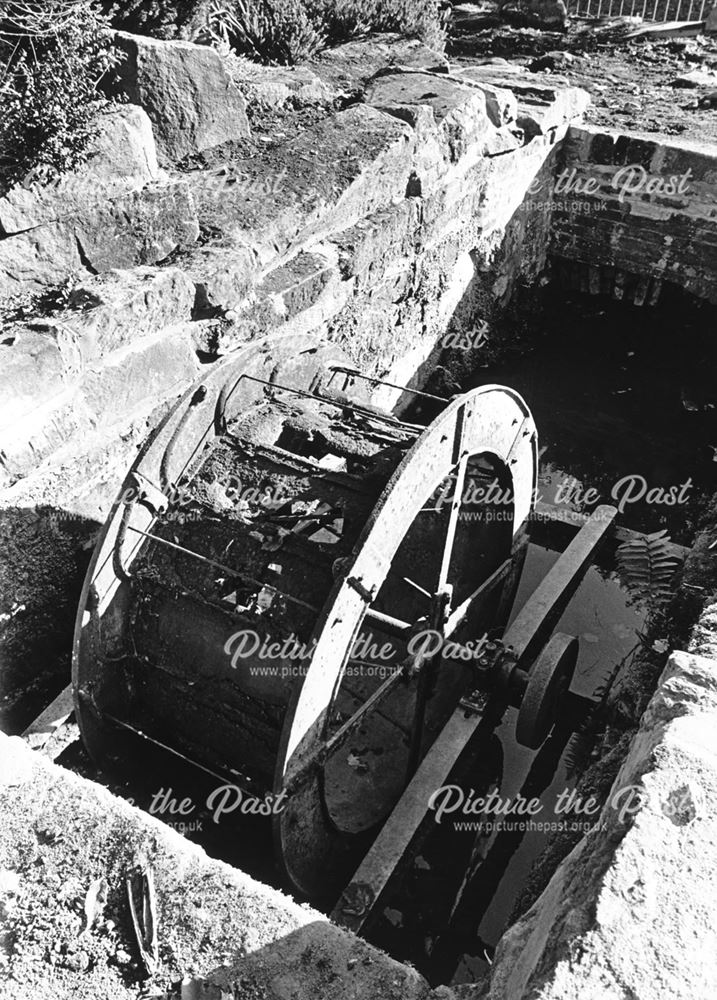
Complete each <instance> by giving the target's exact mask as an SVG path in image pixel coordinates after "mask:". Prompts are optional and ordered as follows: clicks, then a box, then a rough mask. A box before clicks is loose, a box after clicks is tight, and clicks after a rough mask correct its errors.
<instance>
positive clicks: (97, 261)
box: [0, 182, 199, 300]
mask: <svg viewBox="0 0 717 1000" xmlns="http://www.w3.org/2000/svg"><path fill="white" fill-rule="evenodd" d="M198 235H199V224H198V222H197V218H196V213H195V208H194V202H193V200H192V198H191V195H190V193H189V188H188V186H187V185H186V184H185V183H184V182H179V183H172V184H166V185H159V184H152V185H149V186H148V187H145V188H143V189H142V190H141V191H129V192H126V193H125V194H123V195H122V196H121V197H119V198H117V199H115V200H113V201H107V202H101V203H97V204H95V205H92V204H90V205H88V206H86V210H85V211H84V212H83V214H81V215H78V216H77V217H72V218H68V219H64V220H62V221H60V222H53V223H48V224H46V225H41V226H37V227H36V228H34V229H30V230H29V231H28V232H23V233H18V234H16V235H14V236H8V237H6V238H5V239H0V300H2V298H3V297H5V296H7V297H10V296H12V295H13V294H18V293H20V292H26V291H40V290H42V289H43V288H47V287H48V286H52V285H58V284H60V283H61V282H63V281H65V280H67V279H68V278H70V277H71V276H75V277H77V276H82V275H87V274H92V273H99V272H101V271H108V270H112V269H113V268H128V267H134V266H135V265H139V264H154V263H156V262H157V261H160V260H163V259H164V258H165V257H167V256H168V255H169V254H170V253H171V252H172V251H173V250H175V249H176V248H177V247H178V246H187V245H191V244H192V243H194V242H195V241H196V239H197V237H198Z"/></svg>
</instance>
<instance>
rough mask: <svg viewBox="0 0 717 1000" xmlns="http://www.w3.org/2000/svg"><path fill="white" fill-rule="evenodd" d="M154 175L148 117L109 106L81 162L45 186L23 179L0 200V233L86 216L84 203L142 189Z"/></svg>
mask: <svg viewBox="0 0 717 1000" xmlns="http://www.w3.org/2000/svg"><path fill="white" fill-rule="evenodd" d="M158 176H159V168H158V166H157V152H156V148H155V145H154V136H153V135H152V126H151V124H150V121H149V118H148V117H147V115H146V114H145V113H144V111H143V110H142V109H141V108H137V107H133V106H125V107H117V108H113V109H112V110H111V111H108V112H107V113H106V114H104V115H102V116H101V118H100V120H99V125H98V132H97V135H96V136H95V137H94V139H93V140H92V143H91V145H90V150H89V157H88V160H87V162H86V163H85V164H83V165H82V166H81V167H78V169H77V170H73V171H71V172H70V173H66V174H62V175H61V176H60V177H59V178H58V179H57V180H56V181H55V182H53V183H50V184H37V183H31V179H29V178H28V179H26V180H25V181H24V182H23V183H22V184H16V185H15V186H14V187H13V188H11V189H10V191H9V192H8V193H7V194H6V195H5V196H4V197H3V198H0V232H2V233H5V234H12V233H21V232H24V231H25V230H28V229H32V228H34V227H35V226H41V225H47V224H48V223H51V222H59V221H61V220H63V219H69V218H73V217H75V216H79V215H85V214H87V210H88V206H89V205H92V204H100V203H103V202H107V201H110V200H112V199H113V198H115V197H117V196H118V195H120V194H122V193H123V192H126V191H128V190H133V189H138V188H142V187H144V186H145V185H146V184H149V183H151V182H153V181H156V180H157V178H158Z"/></svg>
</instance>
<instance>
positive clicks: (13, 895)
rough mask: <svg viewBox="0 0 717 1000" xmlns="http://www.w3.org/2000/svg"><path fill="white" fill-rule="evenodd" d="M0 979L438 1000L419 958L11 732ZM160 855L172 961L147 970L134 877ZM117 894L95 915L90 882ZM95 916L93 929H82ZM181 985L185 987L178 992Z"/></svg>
mask: <svg viewBox="0 0 717 1000" xmlns="http://www.w3.org/2000/svg"><path fill="white" fill-rule="evenodd" d="M0 808H1V809H2V815H3V817H4V822H3V823H2V825H1V826H0V912H2V914H3V920H2V922H1V923H0V977H1V979H0V982H1V981H2V980H4V985H0V991H2V990H7V992H6V993H5V994H4V995H6V996H8V997H9V996H12V997H13V1000H97V998H98V997H102V1000H127V998H130V997H132V998H136V997H137V996H138V995H139V993H140V988H141V987H142V985H143V984H144V985H145V986H151V987H152V989H148V990H147V993H148V994H154V995H162V993H163V991H167V990H168V989H169V987H170V986H171V985H172V984H177V983H178V982H179V981H181V980H184V984H185V985H184V989H185V990H187V991H189V990H192V991H193V992H190V993H183V994H182V995H183V996H185V995H189V996H192V997H195V996H196V997H202V998H205V1000H208V998H212V1000H221V998H232V997H236V996H240V997H241V998H242V1000H290V998H292V1000H293V998H296V1000H336V998H337V997H341V998H346V1000H379V998H380V1000H427V998H429V997H431V998H434V1000H438V998H439V997H446V996H448V997H449V996H450V993H449V991H447V990H445V989H442V988H439V990H438V991H436V992H431V990H430V989H429V987H428V985H427V983H426V982H425V980H423V979H422V977H421V976H420V975H419V974H418V973H417V972H416V971H415V970H414V969H412V968H410V967H408V966H405V965H401V964H400V963H398V962H395V961H393V960H392V959H390V958H388V957H387V956H386V955H384V954H383V953H381V952H380V951H378V950H377V949H375V948H373V947H371V946H370V945H368V944H367V943H366V942H365V941H362V940H361V939H359V938H357V937H355V936H354V935H353V934H351V933H349V932H348V931H344V930H342V929H340V928H339V927H336V926H335V925H333V924H331V923H330V922H329V921H328V919H327V918H326V917H325V916H324V915H323V914H321V913H319V912H317V911H316V910H313V909H311V907H309V906H308V905H298V904H297V903H296V902H294V901H293V900H292V899H291V898H290V897H288V896H286V895H284V894H283V893H281V892H279V891H277V890H276V889H272V888H269V887H268V886H265V885H262V884H261V883H259V882H257V881H255V880H254V879H252V878H250V877H249V876H248V875H246V874H244V873H243V872H241V871H239V870H238V869H236V868H232V867H230V866H229V865H227V864H224V863H223V862H221V861H216V860H214V859H212V858H209V857H208V856H207V855H206V854H205V853H204V851H203V850H202V849H201V848H199V847H197V846H195V845H194V844H192V843H191V842H190V841H189V840H186V839H185V838H184V837H182V836H181V835H180V834H179V833H178V832H176V831H175V830H173V829H172V828H171V827H170V826H168V825H165V824H163V823H161V822H160V821H159V820H157V819H155V818H154V817H152V816H149V815H147V814H146V813H143V812H140V811H139V810H138V809H136V808H134V807H133V806H131V805H130V804H128V803H127V802H125V801H124V800H121V799H118V798H116V797H115V796H113V795H112V794H111V793H110V792H108V791H107V790H105V789H104V788H101V787H100V786H99V785H97V784H94V783H93V782H90V781H87V780H85V779H84V778H81V777H79V776H77V775H75V774H72V773H70V772H69V771H66V770H64V769H63V768H61V767H58V766H56V765H55V764H53V763H51V762H50V761H49V760H48V759H47V758H45V757H42V756H41V755H40V754H38V753H36V752H33V751H31V750H30V749H29V748H28V747H27V746H26V744H25V743H24V742H23V741H22V740H20V739H19V738H17V737H13V738H9V737H7V736H4V735H2V734H0ZM140 866H145V867H146V868H149V869H151V871H152V874H153V878H154V883H155V887H156V901H157V915H158V921H157V926H158V941H159V968H158V972H157V974H156V975H155V977H154V978H153V979H152V980H151V983H149V984H146V983H144V976H143V974H142V971H141V970H142V965H141V961H140V957H139V954H138V949H137V945H136V943H135V940H134V936H133V932H132V928H131V920H130V915H129V907H128V902H127V893H126V886H125V880H126V878H127V876H128V875H130V874H132V873H133V872H134V871H135V870H136V869H137V868H138V867H140ZM102 879H103V880H104V883H103V888H106V899H107V902H106V904H105V905H104V908H103V911H102V914H101V915H98V916H97V919H96V920H94V921H93V923H92V925H91V926H90V927H89V928H88V927H87V924H88V921H87V917H86V913H85V901H86V898H87V894H88V891H89V890H90V888H91V887H92V886H93V884H94V885H95V886H97V884H98V882H97V880H102ZM83 929H84V930H83ZM174 995H175V996H176V995H178V994H177V993H175V994H174Z"/></svg>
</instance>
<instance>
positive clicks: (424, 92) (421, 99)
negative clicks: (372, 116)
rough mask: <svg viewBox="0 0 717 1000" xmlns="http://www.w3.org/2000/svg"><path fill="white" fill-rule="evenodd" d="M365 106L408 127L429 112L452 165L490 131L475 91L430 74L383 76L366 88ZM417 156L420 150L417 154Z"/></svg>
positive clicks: (481, 99)
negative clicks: (426, 110) (396, 118)
mask: <svg viewBox="0 0 717 1000" xmlns="http://www.w3.org/2000/svg"><path fill="white" fill-rule="evenodd" d="M363 99H364V101H365V103H366V104H370V105H371V106H372V107H375V108H378V109H379V110H381V111H386V112H388V113H389V114H393V115H396V116H397V117H399V118H402V119H403V120H405V121H408V122H409V124H411V125H416V124H417V122H418V121H419V120H420V109H422V108H428V109H430V112H431V117H432V121H433V124H434V128H435V129H436V130H438V131H439V132H440V136H441V139H442V145H443V146H444V148H445V152H446V157H447V159H448V160H449V161H450V162H451V163H455V162H456V161H457V160H458V159H460V157H461V156H462V155H464V154H465V153H466V152H467V151H468V149H469V148H470V147H471V145H473V144H474V143H477V142H478V141H479V140H480V139H481V138H482V137H484V136H485V134H486V132H487V131H488V130H490V129H491V128H492V126H491V122H490V120H489V118H488V115H487V113H486V98H485V95H484V94H483V93H482V92H481V91H480V90H477V89H475V88H471V87H466V86H464V85H463V84H461V83H457V82H455V81H454V80H449V79H447V78H446V77H441V76H440V75H438V74H432V73H418V72H417V73H402V72H397V73H387V74H382V75H380V76H378V77H377V78H376V79H375V80H373V82H372V83H370V84H369V86H368V88H367V90H366V93H365V94H364V97H363ZM418 152H419V154H420V147H419V150H418Z"/></svg>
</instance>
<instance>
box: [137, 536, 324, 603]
mask: <svg viewBox="0 0 717 1000" xmlns="http://www.w3.org/2000/svg"><path fill="white" fill-rule="evenodd" d="M127 528H128V530H129V531H134V532H135V533H136V534H138V535H143V536H144V537H145V538H150V539H151V540H152V541H153V542H160V543H161V544H162V545H166V546H168V547H169V548H170V549H176V551H177V552H182V553H183V554H184V555H185V556H192V557H193V558H194V559H199V561H200V562H203V563H206V564H207V565H208V566H213V567H214V568H215V569H220V570H221V571H222V572H223V573H228V574H229V575H230V576H236V577H239V578H240V579H242V580H246V582H247V583H251V584H252V586H254V587H261V588H262V589H263V588H266V589H267V590H272V591H273V592H274V593H275V594H279V595H280V596H281V597H285V598H286V600H287V601H293V602H294V604H298V605H299V606H300V607H302V608H307V609H308V610H309V611H313V612H314V613H315V614H318V613H319V609H318V608H315V607H314V606H313V604H307V603H306V601H302V600H301V599H300V598H298V597H292V595H291V594H286V593H284V591H283V590H279V589H278V588H277V587H275V586H274V585H273V584H271V583H262V581H261V580H255V579H254V577H252V576H248V575H247V574H246V573H242V571H241V570H238V569H232V567H231V566H225V565H224V563H220V562H216V560H214V559H209V558H208V557H207V556H203V555H201V554H200V553H199V552H193V551H192V549H185V547H184V546H183V545H177V543H176V542H170V541H168V540H167V539H166V538H160V536H159V535H153V534H151V532H149V531H142V530H141V529H140V528H133V527H132V525H129V524H128V525H127Z"/></svg>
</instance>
